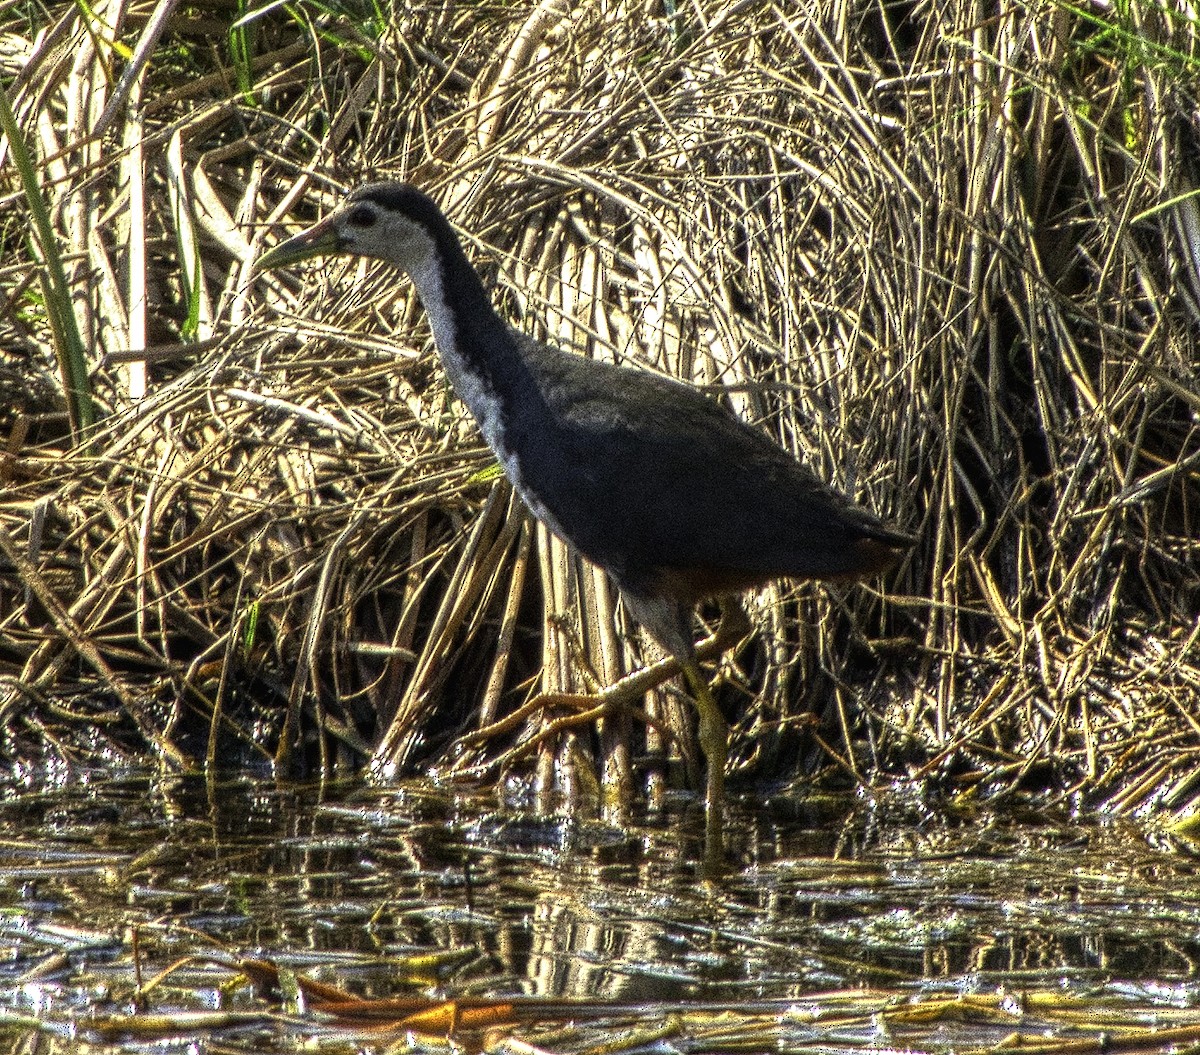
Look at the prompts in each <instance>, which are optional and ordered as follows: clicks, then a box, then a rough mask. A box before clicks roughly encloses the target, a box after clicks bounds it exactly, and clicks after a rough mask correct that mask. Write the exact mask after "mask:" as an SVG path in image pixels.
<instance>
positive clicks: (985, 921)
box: [0, 775, 1200, 1016]
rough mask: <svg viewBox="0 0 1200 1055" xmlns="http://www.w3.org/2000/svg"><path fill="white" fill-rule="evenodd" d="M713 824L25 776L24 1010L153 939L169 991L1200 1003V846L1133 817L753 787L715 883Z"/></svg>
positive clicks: (147, 955)
mask: <svg viewBox="0 0 1200 1055" xmlns="http://www.w3.org/2000/svg"><path fill="white" fill-rule="evenodd" d="M698 819H699V818H698V814H696V813H695V812H694V811H693V812H689V811H688V810H686V809H684V808H681V809H680V811H679V812H677V813H675V812H666V813H657V814H652V815H647V816H645V817H642V818H640V820H639V822H638V823H637V825H635V826H634V827H632V828H630V829H629V830H628V831H614V830H612V829H610V828H606V827H605V826H603V825H601V824H599V823H598V822H594V821H591V820H588V819H585V818H578V817H569V816H562V817H551V818H536V817H530V816H527V815H523V814H520V813H514V812H510V811H506V810H503V809H500V808H498V807H497V806H496V802H495V799H494V798H493V797H486V796H482V795H478V794H474V793H467V792H462V793H457V792H448V791H446V790H444V789H436V788H432V787H429V786H425V785H418V784H414V785H408V786H405V787H402V788H400V789H398V790H396V789H391V790H380V789H374V788H370V787H366V786H363V785H362V784H359V783H354V782H344V783H330V784H325V785H322V786H319V787H296V786H281V785H277V784H275V783H271V782H268V781H267V780H265V779H248V778H241V779H237V780H232V781H227V782H219V783H213V782H206V781H205V780H203V779H201V778H192V777H151V776H146V775H134V776H125V777H122V778H114V777H111V776H108V777H101V776H86V775H85V776H81V777H79V778H77V779H72V780H64V781H60V782H59V783H57V784H56V785H53V786H41V787H37V786H28V785H22V784H19V783H18V782H16V781H13V782H11V783H10V784H9V785H8V786H5V787H2V788H0V920H2V922H0V944H2V945H3V951H4V958H3V964H2V965H0V993H2V994H3V995H0V1009H2V1010H6V1011H7V1012H9V1013H17V1012H20V1013H36V1014H38V1015H39V1016H45V1015H46V1014H48V1013H49V1012H48V1011H47V1009H48V1008H54V1007H58V1008H63V1007H66V1008H69V1009H71V1011H72V1012H73V1013H80V1012H82V1011H83V1010H84V1009H87V1010H89V1011H90V1010H92V1009H95V1008H96V1007H103V1006H110V1007H113V1008H121V1007H127V1006H130V1005H129V1001H130V999H131V994H132V993H133V992H134V989H135V979H134V965H135V962H134V961H135V957H134V956H133V953H132V947H133V946H132V943H133V935H134V934H135V932H136V934H137V943H138V948H137V957H136V959H137V966H138V968H139V969H140V971H141V973H142V977H143V979H144V977H145V976H146V975H147V974H149V973H153V972H154V971H156V970H160V969H162V968H163V967H165V966H166V965H168V964H171V963H172V962H174V961H178V960H180V959H181V958H190V959H188V960H187V964H188V966H187V969H186V970H181V971H178V972H177V973H176V974H175V975H173V976H172V982H173V986H174V987H173V988H170V989H164V990H162V991H161V992H160V997H159V998H160V999H164V1000H167V1001H175V1002H176V1003H177V1004H178V1005H179V1006H189V1007H195V1006H209V1007H218V1006H221V1007H224V1006H231V1005H232V1006H236V1005H237V1004H238V1001H249V1000H250V999H251V996H250V995H249V994H244V993H243V994H235V995H233V996H227V995H226V994H225V993H224V992H223V991H222V988H221V987H222V985H223V984H224V983H225V982H227V981H228V977H229V972H228V966H227V965H228V961H229V958H230V957H232V956H256V957H263V958H270V959H272V960H274V961H276V962H277V963H279V964H280V965H282V966H286V967H292V968H295V969H301V970H304V971H306V972H313V973H315V974H316V975H317V976H319V977H322V978H324V979H325V980H327V981H330V982H335V983H336V984H338V985H341V986H344V987H348V988H350V989H351V990H353V991H355V992H357V993H360V994H363V995H367V996H370V995H377V996H392V995H396V994H398V993H402V992H406V991H412V990H413V989H417V990H420V991H426V992H428V991H441V992H446V993H453V994H457V995H463V994H500V993H503V994H525V995H527V996H554V997H559V996H569V997H584V996H587V997H593V998H597V999H602V1000H605V1001H614V1000H615V1001H620V1002H623V1003H627V1004H646V1003H651V1002H665V1003H673V1002H678V1001H689V1000H705V1001H710V1002H714V1003H718V1004H719V1003H722V1002H728V1003H730V1004H737V1005H739V1006H746V1002H747V1001H761V1000H776V999H788V1000H793V1001H803V1000H804V999H806V998H807V997H810V996H811V995H812V994H814V993H819V992H822V991H828V990H833V989H844V988H847V987H863V986H876V987H892V988H896V987H911V988H913V989H914V990H920V991H922V992H936V991H944V992H947V993H951V994H959V993H971V992H989V993H991V992H996V991H998V990H1001V989H1003V988H1004V987H1018V988H1023V989H1030V988H1039V989H1054V990H1058V991H1068V992H1073V991H1078V992H1081V993H1082V992H1085V991H1088V992H1093V993H1095V992H1097V991H1104V992H1108V993H1114V994H1119V995H1120V996H1121V997H1122V999H1132V998H1134V997H1133V996H1132V995H1131V994H1136V998H1137V999H1139V1000H1143V1001H1146V1002H1148V1003H1150V1004H1153V1005H1157V1006H1160V1007H1161V1006H1166V1005H1175V1006H1179V1005H1181V1004H1182V1005H1189V1006H1190V1004H1191V1003H1192V1001H1193V1000H1194V998H1195V995H1196V994H1195V990H1194V985H1195V983H1194V982H1193V981H1192V979H1194V978H1195V977H1197V976H1198V975H1200V971H1198V970H1197V967H1198V964H1200V886H1198V885H1197V883H1196V876H1195V872H1196V863H1195V861H1193V860H1192V859H1190V858H1187V857H1183V856H1180V855H1177V854H1174V853H1171V852H1167V851H1164V850H1161V849H1156V848H1154V847H1153V846H1151V845H1149V844H1148V843H1147V842H1146V840H1145V839H1144V838H1143V837H1142V835H1141V834H1140V833H1139V832H1138V831H1137V830H1136V829H1135V828H1134V827H1132V826H1131V825H1126V824H1116V823H1110V824H1094V825H1087V824H1084V823H1081V822H1080V821H1079V820H1078V819H1076V818H1069V817H1065V816H1056V815H1049V816H1047V815H1037V816H1036V817H1030V816H1027V815H1026V816H1022V815H1017V814H1012V813H1009V814H1003V813H988V812H982V811H981V812H979V813H976V814H962V813H959V814H953V815H949V814H944V813H943V814H937V813H933V812H931V811H929V810H927V809H925V808H924V807H923V806H921V805H920V804H911V803H906V802H904V801H903V796H900V797H899V798H898V799H897V798H895V797H893V798H884V799H880V800H877V801H875V802H864V801H861V800H854V801H844V802H841V801H829V800H810V801H808V802H804V801H801V800H798V799H795V798H780V799H778V800H777V801H775V802H772V803H770V804H769V805H767V806H764V807H763V808H760V809H757V810H754V811H750V810H739V809H737V808H736V807H735V809H734V813H733V818H732V823H731V824H730V828H731V831H732V832H733V833H734V837H733V838H732V839H731V850H732V852H733V853H734V854H735V857H736V861H737V865H736V867H735V868H734V869H733V870H732V872H731V874H730V875H729V877H728V878H727V879H725V880H723V881H722V882H720V883H718V884H705V883H702V882H700V881H699V880H698V879H697V873H696V868H695V863H694V862H695V859H696V850H697V846H698V841H697V840H698V838H699V834H700V833H699V830H698ZM431 954H432V956H431ZM416 956H423V957H426V959H425V960H423V961H414V960H413V959H412V958H413V957H416ZM222 957H224V960H223V959H222Z"/></svg>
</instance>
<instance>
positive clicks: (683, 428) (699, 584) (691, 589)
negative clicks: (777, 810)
mask: <svg viewBox="0 0 1200 1055" xmlns="http://www.w3.org/2000/svg"><path fill="white" fill-rule="evenodd" d="M341 254H351V255H357V256H363V257H369V258H373V259H375V260H381V261H384V262H386V263H388V264H391V265H393V266H395V267H398V268H399V269H400V270H401V271H403V272H405V273H407V275H408V277H409V279H410V280H411V281H412V283H413V285H414V287H415V289H416V292H417V295H418V297H419V298H420V301H421V304H422V306H423V308H424V311H425V314H426V316H427V317H428V320H429V323H430V327H431V329H432V332H433V340H434V345H435V347H436V351H437V354H438V357H439V358H440V360H441V363H442V367H443V369H444V370H445V372H446V374H447V375H448V377H449V379H450V382H451V384H452V386H453V388H454V390H455V392H456V393H457V395H458V397H459V398H460V399H461V400H462V401H463V402H464V403H465V404H466V406H467V407H468V409H469V410H470V412H471V414H472V416H473V417H474V419H475V421H476V423H477V424H478V427H479V430H480V432H481V433H482V435H483V438H484V439H485V440H486V442H487V444H488V446H489V447H490V448H491V450H492V452H493V453H494V454H495V456H496V459H497V461H498V462H499V464H500V466H501V467H502V469H503V471H504V473H505V475H506V476H507V477H508V479H509V480H510V481H511V483H512V486H513V488H514V490H515V491H516V492H517V494H518V495H519V496H520V497H521V499H522V500H523V502H524V503H525V505H526V506H527V507H528V508H529V510H530V511H531V512H532V513H533V515H534V516H536V517H537V518H538V519H539V520H540V521H541V522H542V523H543V524H545V525H546V527H547V528H548V529H549V530H550V531H551V532H553V533H554V534H555V535H557V536H558V537H559V538H560V539H562V540H564V541H565V542H567V543H568V544H570V545H571V546H573V547H574V549H575V550H576V551H578V552H579V553H580V554H582V555H583V556H584V557H585V558H587V559H588V560H589V561H591V562H592V563H593V564H595V565H597V566H599V567H600V568H602V569H604V570H605V571H606V572H607V573H608V575H609V576H610V577H611V578H612V579H613V581H614V582H615V583H616V585H617V587H618V589H619V592H620V596H621V598H622V601H623V604H624V606H625V609H626V612H627V613H628V614H629V615H630V616H632V618H633V619H634V621H635V622H637V623H639V624H640V625H641V626H642V627H643V628H644V629H646V630H647V631H649V633H650V634H651V635H652V636H653V637H654V638H655V639H656V640H657V641H658V643H659V644H660V645H661V646H662V647H663V649H665V651H666V652H667V653H668V654H669V655H671V656H673V657H674V658H675V659H676V661H677V662H678V664H679V667H680V669H681V670H682V672H683V675H684V677H685V680H686V683H687V686H688V688H689V690H690V692H691V695H692V697H693V700H694V703H695V705H696V709H697V711H698V715H699V720H698V726H697V733H698V737H697V738H698V741H699V744H700V747H701V750H702V752H703V753H704V758H705V767H706V779H705V809H706V824H705V831H706V843H707V845H706V849H705V854H706V858H707V859H709V860H710V861H713V860H719V859H720V857H721V854H722V850H721V846H722V830H723V828H722V824H723V820H722V817H723V809H724V797H725V794H724V776H725V767H726V761H727V751H728V747H727V744H728V726H727V724H726V721H725V718H724V715H723V714H722V712H721V710H720V708H719V706H718V705H717V703H716V701H715V699H714V698H713V695H712V692H711V690H710V688H709V686H708V683H707V681H706V679H705V678H704V675H703V673H702V671H701V670H700V668H699V666H698V663H697V659H696V653H695V646H694V642H693V625H692V624H693V617H694V613H695V607H696V605H697V604H698V603H700V602H701V601H704V600H706V599H710V598H714V597H717V598H720V597H725V596H736V595H737V594H740V593H743V592H745V591H747V590H751V589H755V588H758V587H762V586H764V585H766V584H768V583H770V582H773V581H776V580H780V579H790V580H853V579H862V578H867V577H870V576H875V575H878V574H880V573H882V572H884V571H886V570H888V569H889V568H891V567H892V566H893V565H894V564H896V563H897V562H898V561H899V560H900V558H901V557H902V556H903V555H904V553H905V552H906V551H907V550H908V549H909V548H910V547H911V546H912V545H913V543H914V538H913V536H912V535H910V534H908V533H907V532H905V531H902V530H900V529H899V528H897V527H895V526H892V525H890V524H888V523H886V522H885V521H884V520H882V519H881V518H880V517H878V516H876V515H875V514H874V513H872V512H870V511H869V510H867V509H866V508H864V507H863V506H861V505H858V504H856V503H854V502H852V501H851V500H850V499H848V498H847V497H846V496H845V495H844V494H842V493H841V492H840V491H838V490H836V489H835V488H833V487H832V486H830V485H829V484H827V483H826V482H825V481H823V480H822V479H821V478H820V477H819V476H818V475H817V474H816V473H815V472H813V470H811V469H810V468H809V467H807V466H806V465H804V464H803V463H802V462H800V461H799V460H798V459H796V458H795V457H794V456H793V455H792V454H790V453H789V452H787V451H786V450H784V449H783V448H782V447H780V446H779V445H778V444H776V443H775V442H774V441H773V440H771V439H770V438H769V437H768V436H767V435H766V434H765V433H764V432H762V431H760V430H759V429H757V428H755V427H753V426H751V425H749V424H748V423H746V422H745V421H743V420H742V419H741V418H739V417H737V416H736V415H735V414H734V413H733V411H732V410H730V409H728V408H727V407H725V406H724V405H723V404H721V403H719V402H717V401H716V400H714V399H712V398H710V397H708V396H706V395H705V394H704V393H702V392H701V391H699V390H698V389H696V388H694V387H692V386H691V385H688V384H686V383H683V382H681V381H676V380H674V379H671V378H667V377H664V376H661V375H658V374H653V373H650V372H648V371H646V370H641V369H637V368H633V367H627V366H620V365H617V364H614V363H610V362H604V361H600V360H596V359H592V358H589V357H587V356H585V355H581V354H579V353H578V352H575V351H571V350H567V349H564V348H560V347H557V346H555V345H552V344H549V343H546V342H544V341H540V340H537V339H535V338H533V337H531V336H529V335H527V334H525V333H522V332H520V331H518V330H516V329H514V328H513V327H512V326H510V325H509V324H508V323H507V322H505V321H504V319H503V318H502V317H501V316H500V315H499V313H498V312H497V310H496V308H495V306H494V304H493V300H492V298H491V297H490V296H489V294H488V292H487V289H486V288H485V285H484V283H483V280H482V279H481V277H480V275H479V273H478V272H477V271H476V269H475V268H474V267H473V266H472V264H471V263H470V261H469V260H468V258H467V255H466V253H465V252H464V250H463V247H462V244H461V242H460V240H459V238H458V236H457V234H456V233H455V230H454V228H453V226H452V225H451V223H450V221H449V220H448V219H447V217H446V216H445V214H444V213H443V212H442V210H441V209H440V208H439V207H438V205H437V204H436V203H435V202H434V200H433V199H432V198H431V197H429V196H428V195H427V194H426V193H424V192H423V191H421V190H420V189H418V188H416V187H414V186H412V185H409V184H405V183H399V182H376V183H368V184H365V185H363V186H359V187H357V188H356V189H354V190H352V191H351V192H350V193H349V195H348V196H347V197H346V199H345V201H344V202H343V203H342V204H341V205H340V206H339V207H338V208H336V209H335V211H333V212H332V213H330V214H329V215H328V216H326V217H325V218H324V219H322V220H320V221H319V222H318V223H316V224H315V225H314V226H312V227H310V228H308V229H307V230H305V231H303V232H301V233H299V234H297V235H295V236H293V237H291V238H288V239H287V240H285V241H283V242H281V243H279V244H277V245H276V246H275V247H274V248H272V249H270V250H268V251H267V252H266V253H265V254H264V255H263V256H261V257H260V258H259V259H258V261H257V263H256V266H255V272H256V273H258V274H261V273H262V272H263V271H266V270H268V269H272V268H278V267H283V266H290V265H293V264H297V263H300V262H302V261H305V260H308V259H311V258H314V257H320V256H330V255H341Z"/></svg>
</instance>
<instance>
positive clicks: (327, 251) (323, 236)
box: [254, 216, 342, 274]
mask: <svg viewBox="0 0 1200 1055" xmlns="http://www.w3.org/2000/svg"><path fill="white" fill-rule="evenodd" d="M333 220H334V218H333V217H332V216H327V217H326V218H325V219H324V220H322V221H321V222H320V223H318V224H314V225H313V226H312V227H310V228H309V229H308V230H307V231H302V232H301V233H300V234H298V235H296V236H295V237H294V238H289V239H288V240H287V241H286V242H280V243H279V245H277V246H276V247H275V248H274V249H269V250H267V252H265V253H263V255H262V256H260V257H259V258H258V260H257V262H256V263H255V265H254V272H255V274H260V273H261V272H263V271H269V270H270V269H271V268H273V267H283V266H284V265H286V264H297V263H299V262H300V261H301V260H308V259H310V258H311V257H314V256H330V255H332V254H334V253H340V252H341V251H342V240H341V239H340V238H339V237H338V233H337V231H336V229H335V228H334V226H333Z"/></svg>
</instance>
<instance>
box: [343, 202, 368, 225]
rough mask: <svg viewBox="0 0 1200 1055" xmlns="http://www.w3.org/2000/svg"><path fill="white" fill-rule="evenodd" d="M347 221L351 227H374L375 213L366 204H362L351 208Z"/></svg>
mask: <svg viewBox="0 0 1200 1055" xmlns="http://www.w3.org/2000/svg"><path fill="white" fill-rule="evenodd" d="M346 221H347V222H348V223H349V224H350V226H351V227H374V226H375V213H374V211H373V210H372V209H369V208H368V207H367V206H365V205H360V206H358V208H356V209H351V210H350V215H349V216H347V217H346Z"/></svg>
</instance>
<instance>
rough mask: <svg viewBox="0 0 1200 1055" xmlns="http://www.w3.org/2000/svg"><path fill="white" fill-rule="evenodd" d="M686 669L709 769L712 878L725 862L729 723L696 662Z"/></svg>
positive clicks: (708, 866) (708, 867)
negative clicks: (726, 770) (726, 769)
mask: <svg viewBox="0 0 1200 1055" xmlns="http://www.w3.org/2000/svg"><path fill="white" fill-rule="evenodd" d="M717 633H718V634H719V633H720V630H718V631H717ZM715 636H716V635H714V637H715ZM682 666H683V676H684V678H685V679H686V680H687V683H688V688H689V689H690V690H691V692H692V699H694V700H695V701H696V710H697V711H698V712H699V713H700V721H699V724H698V726H697V736H698V739H699V741H700V750H701V751H703V752H704V764H705V769H706V770H707V783H706V784H705V789H704V865H705V871H706V872H707V873H708V874H709V875H712V874H713V873H714V872H716V871H719V870H720V867H721V864H722V861H723V859H724V844H725V763H726V761H727V760H728V757H729V724H728V723H727V722H726V721H725V716H724V715H723V714H722V713H721V708H720V707H718V706H717V701H716V699H715V698H714V697H713V694H712V690H711V689H710V688H709V687H708V682H707V681H706V680H705V677H704V672H703V671H702V670H701V669H700V667H699V666H698V665H697V663H696V660H695V659H694V658H689V659H688V660H687V661H686V662H684V663H683V664H682Z"/></svg>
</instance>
